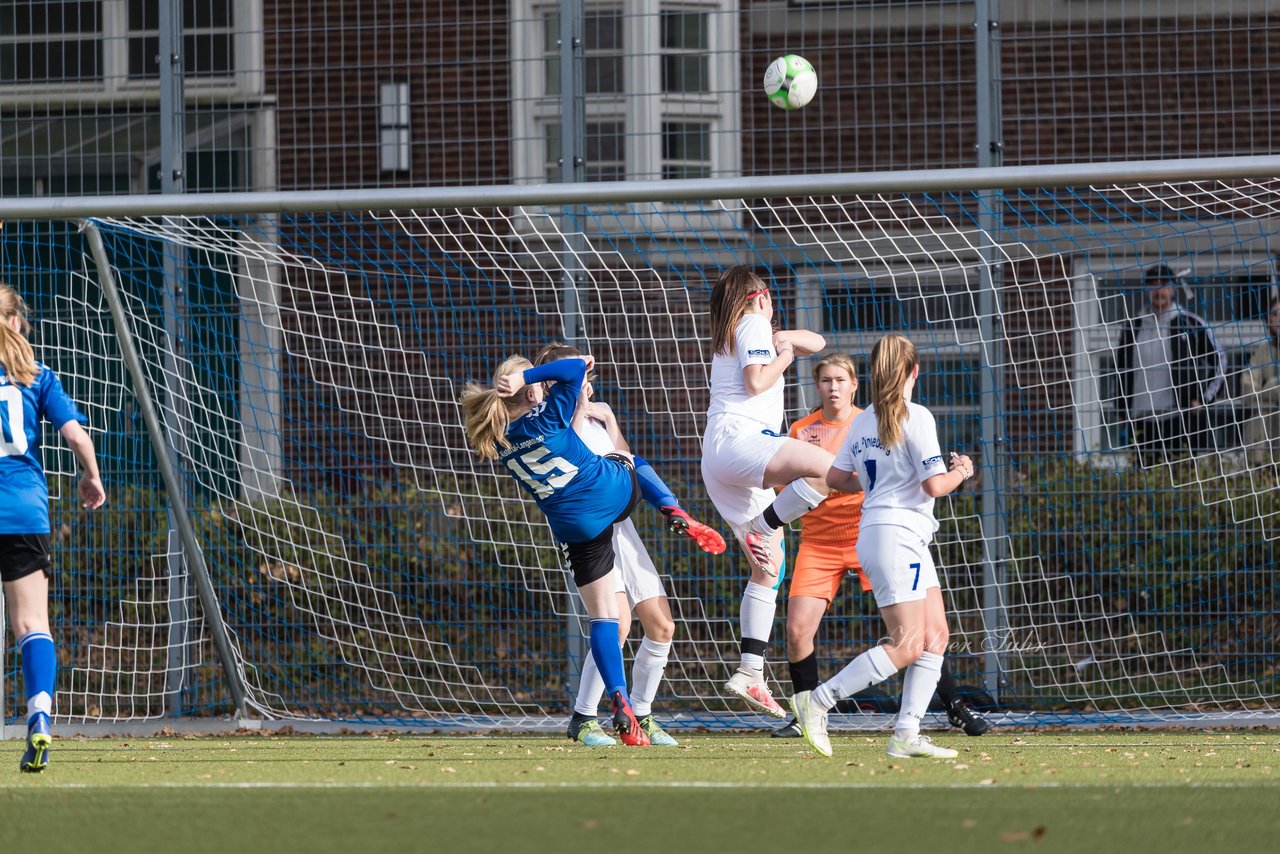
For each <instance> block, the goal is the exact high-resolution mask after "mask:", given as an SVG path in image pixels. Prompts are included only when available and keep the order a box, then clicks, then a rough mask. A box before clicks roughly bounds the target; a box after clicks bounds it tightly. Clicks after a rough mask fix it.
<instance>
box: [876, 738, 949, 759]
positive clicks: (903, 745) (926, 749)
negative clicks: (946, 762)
mask: <svg viewBox="0 0 1280 854" xmlns="http://www.w3.org/2000/svg"><path fill="white" fill-rule="evenodd" d="M885 753H888V754H889V755H890V756H895V757H897V758H899V759H912V758H915V757H925V758H927V759H955V758H956V752H955V751H954V750H952V749H951V748H950V747H939V746H938V745H936V744H934V743H933V740H932V739H930V738H929V736H927V735H917V736H916V737H915V738H913V739H911V740H910V741H908V740H906V739H902V738H894V737H893V736H890V737H889V746H888V747H887V748H886V749H885Z"/></svg>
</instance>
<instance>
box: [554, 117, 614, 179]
mask: <svg viewBox="0 0 1280 854" xmlns="http://www.w3.org/2000/svg"><path fill="white" fill-rule="evenodd" d="M561 130H562V125H560V124H559V123H558V122H548V123H547V125H546V151H547V180H548V181H551V182H556V181H559V180H560V175H561V169H563V168H564V164H563V163H562V162H561V152H562V150H563V149H562V139H561V136H560V134H561ZM586 143H587V146H586V149H587V150H586V152H585V155H584V156H585V158H586V161H587V180H588V181H621V180H623V179H624V178H626V177H627V167H626V151H627V136H626V125H625V123H624V122H622V121H621V120H614V121H602V122H595V121H591V122H587V131H586Z"/></svg>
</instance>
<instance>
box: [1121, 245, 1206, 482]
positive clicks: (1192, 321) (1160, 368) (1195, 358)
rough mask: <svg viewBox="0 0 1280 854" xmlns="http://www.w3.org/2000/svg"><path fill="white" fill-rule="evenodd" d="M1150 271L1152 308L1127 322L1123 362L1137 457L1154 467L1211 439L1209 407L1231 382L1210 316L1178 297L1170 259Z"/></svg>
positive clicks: (1148, 285) (1202, 446)
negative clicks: (1184, 304)
mask: <svg viewBox="0 0 1280 854" xmlns="http://www.w3.org/2000/svg"><path fill="white" fill-rule="evenodd" d="M1144 278H1145V284H1146V291H1147V306H1146V311H1145V312H1143V313H1142V314H1140V315H1138V316H1136V317H1133V318H1131V319H1130V320H1129V322H1128V323H1127V324H1126V326H1125V330H1124V334H1123V335H1122V337H1121V340H1120V351H1119V353H1117V356H1116V368H1117V370H1118V371H1119V374H1120V387H1121V392H1122V394H1123V398H1124V405H1125V409H1126V411H1127V412H1128V415H1129V420H1130V423H1131V424H1132V425H1133V440H1134V443H1135V445H1137V448H1138V461H1139V463H1140V464H1141V465H1143V466H1150V465H1156V464H1158V463H1162V462H1169V461H1170V460H1171V459H1172V458H1173V456H1174V455H1175V454H1176V452H1177V451H1178V450H1180V449H1183V448H1185V449H1187V450H1190V451H1193V452H1194V451H1202V450H1205V449H1207V448H1208V447H1209V446H1210V445H1211V444H1212V438H1211V434H1210V429H1209V418H1208V414H1207V412H1206V409H1205V407H1206V406H1208V404H1210V403H1212V402H1213V401H1214V400H1216V399H1217V398H1218V396H1219V395H1221V394H1222V391H1223V388H1224V387H1225V385H1226V355H1225V354H1224V353H1223V352H1222V348H1221V347H1219V346H1218V342H1217V339H1215V338H1214V335H1213V330H1212V329H1210V328H1209V324H1208V323H1206V322H1205V320H1204V318H1202V317H1200V316H1199V315H1197V314H1194V313H1193V312H1190V311H1188V310H1187V309H1185V308H1183V307H1182V306H1181V305H1179V304H1178V300H1177V293H1176V286H1177V285H1178V284H1179V277H1178V276H1176V275H1175V274H1174V273H1173V271H1172V270H1170V269H1169V267H1168V266H1166V265H1165V264H1155V265H1153V266H1151V267H1149V268H1147V271H1146V273H1145V276H1144Z"/></svg>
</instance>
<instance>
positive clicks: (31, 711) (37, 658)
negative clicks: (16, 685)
mask: <svg viewBox="0 0 1280 854" xmlns="http://www.w3.org/2000/svg"><path fill="white" fill-rule="evenodd" d="M18 649H19V650H21V651H22V681H23V683H24V686H25V687H26V689H27V718H28V720H30V718H31V717H32V716H33V715H35V713H36V712H44V713H45V714H46V715H49V714H52V712H53V689H54V680H55V678H56V676H57V673H58V654H57V652H56V651H55V650H54V648H53V638H51V637H50V636H49V635H47V634H45V633H44V632H31V633H29V634H26V635H23V636H22V639H21V640H19V641H18Z"/></svg>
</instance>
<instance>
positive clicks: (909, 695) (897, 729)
mask: <svg viewBox="0 0 1280 854" xmlns="http://www.w3.org/2000/svg"><path fill="white" fill-rule="evenodd" d="M941 673H942V656H940V655H938V654H937V653H936V652H922V653H920V657H919V658H917V659H916V662H915V664H912V665H911V666H910V667H908V668H907V675H906V676H905V677H903V679H902V705H901V706H900V707H899V709H898V719H897V720H896V721H895V722H894V727H893V737H894V738H899V739H902V740H904V741H911V740H912V739H913V738H915V737H916V736H917V735H919V734H920V720H921V719H922V718H923V717H924V715H925V712H927V711H929V701H930V700H931V699H933V692H934V691H935V690H937V688H938V676H939V675H940V674H941Z"/></svg>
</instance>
